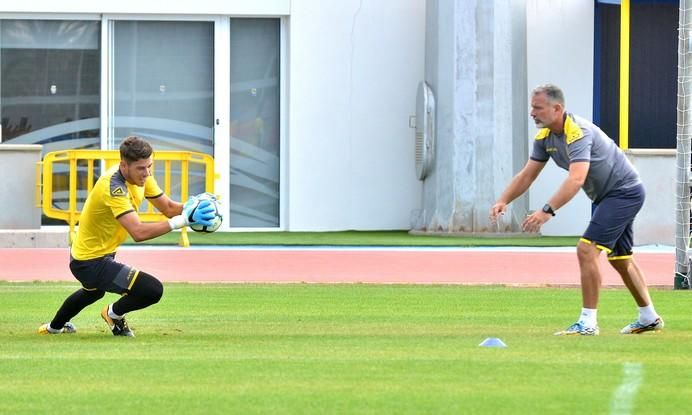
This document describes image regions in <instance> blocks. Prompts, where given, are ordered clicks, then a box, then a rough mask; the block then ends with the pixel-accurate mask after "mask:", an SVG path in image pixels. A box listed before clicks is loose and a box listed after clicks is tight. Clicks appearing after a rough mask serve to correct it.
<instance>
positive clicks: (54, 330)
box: [48, 323, 62, 334]
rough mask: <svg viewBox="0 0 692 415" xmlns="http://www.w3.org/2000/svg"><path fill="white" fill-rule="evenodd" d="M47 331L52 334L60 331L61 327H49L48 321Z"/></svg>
mask: <svg viewBox="0 0 692 415" xmlns="http://www.w3.org/2000/svg"><path fill="white" fill-rule="evenodd" d="M48 331H49V332H50V333H53V334H58V333H62V329H54V328H53V327H51V325H50V323H48Z"/></svg>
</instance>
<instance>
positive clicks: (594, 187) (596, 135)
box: [531, 113, 641, 203]
mask: <svg viewBox="0 0 692 415" xmlns="http://www.w3.org/2000/svg"><path fill="white" fill-rule="evenodd" d="M550 158H552V159H553V161H555V164H557V165H558V166H560V167H561V168H563V169H565V170H569V164H570V163H573V162H576V161H587V162H589V163H591V164H590V166H589V173H588V174H587V176H586V180H585V181H584V185H583V186H582V188H583V189H584V193H586V195H587V196H588V197H589V199H591V200H592V201H593V202H596V203H598V202H599V201H600V200H601V199H603V197H604V196H605V195H606V194H608V192H610V191H611V190H614V189H627V188H630V187H632V186H636V185H638V184H640V183H641V179H640V178H639V173H637V170H635V168H634V166H632V163H630V161H629V160H628V159H627V157H626V156H625V154H624V153H623V152H622V151H621V150H620V148H619V147H618V146H617V145H615V142H614V141H613V140H611V139H610V137H608V136H607V135H606V133H604V132H603V131H602V130H601V129H600V128H598V127H597V126H596V125H594V124H593V123H590V122H589V121H587V120H585V119H583V118H581V117H578V116H576V115H574V114H569V113H568V114H565V126H564V132H563V134H562V135H556V134H555V133H552V132H551V131H550V130H549V129H548V128H542V129H540V130H539V131H538V134H536V139H535V140H534V143H533V151H532V153H531V159H532V160H535V161H539V162H547V161H548V159H550Z"/></svg>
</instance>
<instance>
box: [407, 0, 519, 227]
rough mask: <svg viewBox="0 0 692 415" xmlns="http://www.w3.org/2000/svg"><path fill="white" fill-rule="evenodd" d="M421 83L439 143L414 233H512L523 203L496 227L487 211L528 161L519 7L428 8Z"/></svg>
mask: <svg viewBox="0 0 692 415" xmlns="http://www.w3.org/2000/svg"><path fill="white" fill-rule="evenodd" d="M425 81H426V82H427V83H428V84H429V85H430V87H431V88H432V90H433V92H434V94H435V101H436V109H437V117H436V131H437V136H436V149H435V161H434V165H433V168H432V171H431V173H430V174H429V175H428V177H426V179H425V182H424V185H423V209H422V211H421V218H419V219H418V220H417V223H419V224H420V225H419V227H421V228H422V229H421V230H424V231H427V232H461V233H496V232H518V231H519V224H520V223H521V220H522V218H523V217H524V216H525V214H526V212H527V203H526V200H525V199H522V200H518V201H516V202H515V203H513V204H512V205H510V209H511V210H510V211H509V214H508V215H506V216H505V218H504V219H503V221H502V223H501V224H500V226H498V227H494V226H490V224H489V220H488V210H489V209H490V207H491V206H492V204H493V203H494V201H495V200H496V198H497V197H498V196H499V195H500V193H501V192H502V190H504V188H505V186H506V185H507V184H508V183H509V181H510V180H511V178H512V177H513V176H514V174H516V172H517V171H518V170H519V169H520V168H521V167H522V166H523V165H524V163H525V162H526V157H527V154H528V149H527V147H528V144H527V136H526V134H527V133H526V131H527V122H528V116H527V113H528V97H527V94H528V92H527V86H526V2H525V0H510V1H507V0H490V1H489V0H429V1H427V2H426V56H425Z"/></svg>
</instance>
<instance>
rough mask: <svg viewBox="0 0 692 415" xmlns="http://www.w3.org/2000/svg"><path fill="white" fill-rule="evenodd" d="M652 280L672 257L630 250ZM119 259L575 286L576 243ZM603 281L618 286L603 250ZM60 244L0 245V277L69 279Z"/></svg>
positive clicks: (229, 271) (232, 269)
mask: <svg viewBox="0 0 692 415" xmlns="http://www.w3.org/2000/svg"><path fill="white" fill-rule="evenodd" d="M635 258H636V260H637V262H638V264H639V265H640V267H641V268H642V269H643V270H644V272H645V274H646V277H647V281H648V283H649V285H650V286H660V287H672V285H673V277H674V269H675V255H674V253H672V252H644V253H639V254H636V256H635ZM117 259H118V260H119V261H121V262H125V263H127V264H129V265H131V266H134V267H136V268H139V269H142V270H146V271H147V272H148V273H150V274H152V275H154V276H156V277H157V278H159V279H161V280H162V281H189V282H294V283H295V282H308V283H407V284H408V283H419V284H506V285H521V286H578V285H579V269H578V264H577V258H576V254H575V252H574V248H570V249H551V248H542V249H541V248H538V249H528V250H517V249H511V248H510V249H488V250H480V249H456V248H454V249H434V248H432V249H427V248H420V249H418V248H404V249H398V248H378V249H368V248H364V249H357V248H350V249H349V248H346V249H341V248H330V249H320V248H290V249H283V248H254V247H248V248H203V247H195V248H178V247H165V248H156V247H124V248H123V249H121V251H119V253H118V256H117ZM601 259H602V264H601V269H602V271H603V285H604V286H616V287H620V286H623V284H622V280H621V279H620V277H619V276H618V274H617V273H616V272H615V271H614V270H613V269H612V268H611V267H610V266H609V265H608V264H607V261H606V260H605V258H604V257H603V256H602V258H601ZM68 262H69V251H68V250H67V249H66V248H27V249H23V248H8V249H0V280H8V281H26V280H51V281H60V280H64V281H75V280H74V278H73V277H72V275H71V273H70V270H69V268H68Z"/></svg>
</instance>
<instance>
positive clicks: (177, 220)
mask: <svg viewBox="0 0 692 415" xmlns="http://www.w3.org/2000/svg"><path fill="white" fill-rule="evenodd" d="M215 216H216V208H215V207H214V206H213V205H212V204H211V202H210V201H209V200H202V201H200V202H198V201H197V198H196V197H194V196H193V197H191V198H190V199H188V201H187V202H185V204H184V205H183V213H182V214H181V215H178V216H174V217H172V218H170V219H169V220H168V225H169V226H170V227H171V230H174V229H180V228H182V227H184V226H188V225H189V224H191V223H196V224H200V225H203V226H211V225H212V222H211V221H212V220H213V219H214V217H215Z"/></svg>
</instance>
